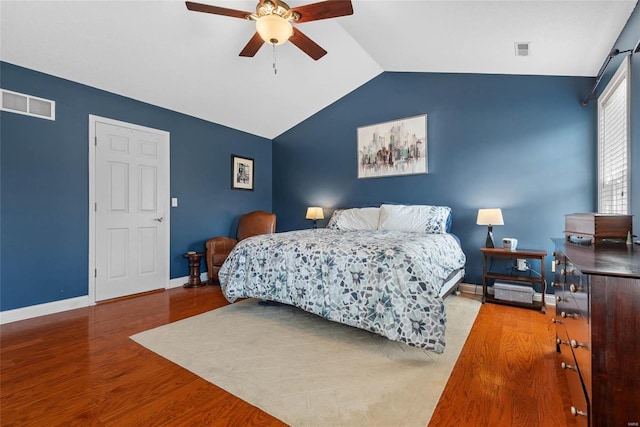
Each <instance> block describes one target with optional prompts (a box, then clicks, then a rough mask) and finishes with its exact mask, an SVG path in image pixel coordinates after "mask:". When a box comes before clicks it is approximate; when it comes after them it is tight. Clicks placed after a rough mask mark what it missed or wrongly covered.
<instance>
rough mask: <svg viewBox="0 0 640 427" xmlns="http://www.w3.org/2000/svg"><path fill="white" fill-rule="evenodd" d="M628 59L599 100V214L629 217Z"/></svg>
mask: <svg viewBox="0 0 640 427" xmlns="http://www.w3.org/2000/svg"><path fill="white" fill-rule="evenodd" d="M629 88H630V84H629V57H626V58H625V59H624V61H623V62H622V64H620V67H619V68H618V71H616V73H615V75H614V76H613V78H612V79H611V81H610V82H609V84H608V85H607V87H606V88H605V90H604V92H603V93H602V95H600V97H599V98H598V212H601V213H614V214H628V213H629V205H630V200H629V175H630V173H629V172H630V171H629V145H630V142H629V141H630V139H629V99H630V96H629V90H630V89H629Z"/></svg>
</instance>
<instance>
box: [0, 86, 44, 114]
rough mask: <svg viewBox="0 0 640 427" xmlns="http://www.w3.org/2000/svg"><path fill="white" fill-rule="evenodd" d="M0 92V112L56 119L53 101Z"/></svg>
mask: <svg viewBox="0 0 640 427" xmlns="http://www.w3.org/2000/svg"><path fill="white" fill-rule="evenodd" d="M0 90H1V91H2V107H1V108H0V110H2V111H10V112H12V113H17V114H24V115H26V116H32V117H39V118H41V119H48V120H55V119H56V103H55V102H54V101H50V100H48V99H43V98H37V97H35V96H31V95H25V94H23V93H18V92H12V91H10V90H5V89H0Z"/></svg>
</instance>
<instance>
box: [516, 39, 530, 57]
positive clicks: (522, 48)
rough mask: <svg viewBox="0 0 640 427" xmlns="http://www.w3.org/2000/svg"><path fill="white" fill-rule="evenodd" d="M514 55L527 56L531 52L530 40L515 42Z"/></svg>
mask: <svg viewBox="0 0 640 427" xmlns="http://www.w3.org/2000/svg"><path fill="white" fill-rule="evenodd" d="M515 46H516V56H529V55H530V54H531V53H530V52H531V43H530V42H516V43H515Z"/></svg>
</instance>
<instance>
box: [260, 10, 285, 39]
mask: <svg viewBox="0 0 640 427" xmlns="http://www.w3.org/2000/svg"><path fill="white" fill-rule="evenodd" d="M256 31H257V32H258V34H260V37H262V40H264V41H265V43H271V44H282V43H284V42H286V41H287V40H289V37H291V35H292V34H293V26H292V25H291V22H289V21H287V20H286V19H284V18H283V17H281V16H278V15H265V16H261V17H260V18H258V20H257V21H256Z"/></svg>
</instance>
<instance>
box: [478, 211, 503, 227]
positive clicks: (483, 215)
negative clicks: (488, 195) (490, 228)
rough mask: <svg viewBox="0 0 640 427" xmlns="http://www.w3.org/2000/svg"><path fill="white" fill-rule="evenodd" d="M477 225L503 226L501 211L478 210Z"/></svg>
mask: <svg viewBox="0 0 640 427" xmlns="http://www.w3.org/2000/svg"><path fill="white" fill-rule="evenodd" d="M476 224H478V225H504V220H503V219H502V210H501V209H500V208H495V209H478V219H477V221H476Z"/></svg>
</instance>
